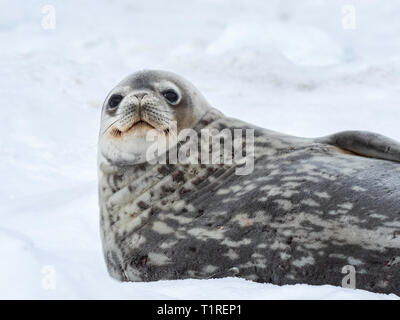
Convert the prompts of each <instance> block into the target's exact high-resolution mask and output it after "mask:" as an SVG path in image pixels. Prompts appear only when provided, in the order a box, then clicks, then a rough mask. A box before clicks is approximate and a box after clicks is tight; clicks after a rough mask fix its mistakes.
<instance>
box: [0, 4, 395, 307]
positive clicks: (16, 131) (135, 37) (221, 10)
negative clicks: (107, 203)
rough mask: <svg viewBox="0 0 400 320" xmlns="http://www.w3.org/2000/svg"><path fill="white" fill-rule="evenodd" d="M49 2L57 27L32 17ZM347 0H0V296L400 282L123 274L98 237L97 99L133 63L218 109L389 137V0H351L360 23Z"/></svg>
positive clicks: (286, 293) (203, 294)
mask: <svg viewBox="0 0 400 320" xmlns="http://www.w3.org/2000/svg"><path fill="white" fill-rule="evenodd" d="M46 4H49V5H51V6H53V7H54V8H55V13H56V28H55V29H54V30H45V29H43V27H42V17H43V13H42V8H43V6H44V5H46ZM344 5H348V2H347V1H339V0H338V1H330V2H328V1H317V0H314V1H311V0H305V1H296V0H292V1H289V0H286V1H278V0H271V1H256V0H253V1H228V0H220V1H211V0H208V1H204V0H203V1H175V0H170V1H168V2H166V1H161V0H157V1H137V2H133V1H107V0H101V1H100V0H96V1H95V0H92V1H85V2H83V1H82V2H80V1H55V0H50V1H49V2H44V1H37V0H32V1H22V0H17V1H13V0H2V10H1V11H0V69H1V73H0V105H1V111H2V123H1V126H0V134H1V136H2V139H1V140H0V150H1V154H0V162H1V165H0V176H1V181H2V183H1V184H0V217H1V219H0V256H1V259H0V298H3V299H9V298H18V299H28V298H35V299H103V298H111V299H118V298H121V299H125V298H129V299H302V298H304V299H394V298H399V297H396V296H395V295H378V294H374V293H370V292H366V291H362V290H352V289H343V288H340V287H333V286H308V285H304V284H299V285H295V286H283V287H279V286H273V285H271V284H259V283H253V282H250V281H245V280H243V279H234V278H226V279H218V280H182V281H159V282H154V283H124V284H120V283H118V282H115V281H114V280H112V279H110V278H109V276H108V274H107V272H106V269H105V264H104V261H103V257H102V252H101V245H100V239H99V230H98V229H99V228H98V205H97V180H96V179H97V172H96V151H97V135H98V128H99V118H100V107H101V104H102V101H103V99H104V98H105V96H106V94H107V92H108V91H109V90H110V89H111V88H112V87H113V86H114V85H115V84H116V83H117V82H118V81H119V80H120V79H122V78H123V77H124V76H126V75H127V74H129V73H131V72H133V71H136V70H139V69H144V68H151V69H166V70H171V71H174V72H176V73H178V74H181V75H183V76H184V77H186V78H187V79H189V80H190V81H192V82H193V83H194V84H195V85H196V86H197V87H198V88H199V89H200V90H201V91H202V92H203V93H204V95H205V96H206V97H207V98H208V100H209V101H210V103H211V104H212V105H213V106H215V107H217V108H219V109H220V110H222V111H223V112H224V113H226V114H228V115H230V116H234V117H237V118H241V119H244V120H246V121H249V122H253V123H255V124H257V125H260V126H263V127H266V128H269V129H272V130H277V131H281V132H286V133H289V134H294V135H299V136H310V137H311V136H322V135H326V134H329V133H333V132H335V131H340V130H345V129H362V130H371V131H377V132H380V133H382V134H385V135H388V136H391V137H392V138H396V139H400V130H399V126H398V116H397V115H398V108H399V102H400V95H399V94H398V93H399V89H398V83H399V80H400V72H399V71H400V41H399V36H400V34H399V30H400V20H399V19H398V16H399V13H400V1H395V0H391V1H389V0H388V1H385V2H384V3H382V1H379V0H369V1H364V0H352V1H351V5H353V6H354V9H355V13H356V24H355V29H346V28H343V26H342V20H343V12H342V10H343V6H344ZM49 279H50V280H49ZM53 280H54V281H53ZM338 285H339V284H338Z"/></svg>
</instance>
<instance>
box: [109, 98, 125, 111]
mask: <svg viewBox="0 0 400 320" xmlns="http://www.w3.org/2000/svg"><path fill="white" fill-rule="evenodd" d="M122 99H123V96H121V95H120V94H113V95H112V96H111V98H110V100H108V109H115V108H116V107H118V105H119V103H120V102H121V100H122Z"/></svg>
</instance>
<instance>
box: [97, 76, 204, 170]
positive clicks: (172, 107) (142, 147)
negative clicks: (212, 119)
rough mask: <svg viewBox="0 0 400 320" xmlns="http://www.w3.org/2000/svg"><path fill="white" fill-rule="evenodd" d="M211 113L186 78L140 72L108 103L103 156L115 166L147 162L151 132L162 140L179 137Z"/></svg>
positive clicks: (111, 95) (124, 82)
mask: <svg viewBox="0 0 400 320" xmlns="http://www.w3.org/2000/svg"><path fill="white" fill-rule="evenodd" d="M209 109H210V106H209V104H208V103H207V101H206V100H205V98H204V97H203V96H202V95H201V93H200V92H199V91H198V90H197V89H196V88H195V87H194V86H193V85H192V84H191V83H189V82H188V81H187V80H185V79H183V78H182V77H180V76H178V75H176V74H174V73H171V72H167V71H158V70H145V71H140V72H136V73H134V74H132V75H130V76H128V77H127V78H125V79H124V80H122V81H121V82H120V83H119V84H118V85H117V86H116V87H115V88H113V89H112V90H111V92H110V93H109V94H108V96H107V98H106V99H105V101H104V104H103V110H102V121H101V130H100V139H99V147H100V149H99V151H100V155H101V156H103V157H104V158H106V159H107V160H108V161H110V162H111V163H113V164H135V163H143V162H146V151H147V149H148V148H149V147H150V146H151V145H152V143H153V141H152V140H149V139H148V135H149V133H150V131H152V133H153V134H155V135H156V136H158V137H160V136H161V137H162V136H164V137H167V136H168V135H176V136H177V135H178V134H179V132H180V131H181V130H182V129H186V128H192V127H193V126H194V125H195V124H196V123H197V122H198V120H199V119H201V117H202V116H203V115H204V114H205V112H206V111H207V110H209ZM169 147H172V146H169ZM147 160H148V159H147Z"/></svg>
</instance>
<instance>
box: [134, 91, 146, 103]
mask: <svg viewBox="0 0 400 320" xmlns="http://www.w3.org/2000/svg"><path fill="white" fill-rule="evenodd" d="M145 96H147V93H137V94H135V97H136V98H138V99H139V101H140V100H142V99H143V98H144V97H145Z"/></svg>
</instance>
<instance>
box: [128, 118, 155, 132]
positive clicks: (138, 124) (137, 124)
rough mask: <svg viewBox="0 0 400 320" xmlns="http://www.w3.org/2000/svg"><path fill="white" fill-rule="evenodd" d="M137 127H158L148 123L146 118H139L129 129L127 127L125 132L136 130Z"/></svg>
mask: <svg viewBox="0 0 400 320" xmlns="http://www.w3.org/2000/svg"><path fill="white" fill-rule="evenodd" d="M136 129H156V127H154V126H153V125H152V124H150V123H148V122H147V121H145V120H142V119H141V120H139V121H136V122H134V123H133V124H132V125H131V126H130V127H129V128H128V129H126V130H125V131H124V132H128V131H131V130H136Z"/></svg>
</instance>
